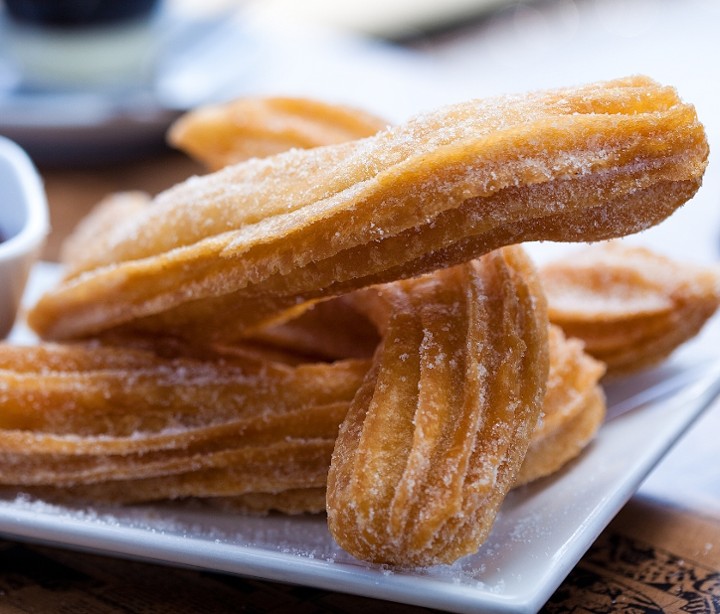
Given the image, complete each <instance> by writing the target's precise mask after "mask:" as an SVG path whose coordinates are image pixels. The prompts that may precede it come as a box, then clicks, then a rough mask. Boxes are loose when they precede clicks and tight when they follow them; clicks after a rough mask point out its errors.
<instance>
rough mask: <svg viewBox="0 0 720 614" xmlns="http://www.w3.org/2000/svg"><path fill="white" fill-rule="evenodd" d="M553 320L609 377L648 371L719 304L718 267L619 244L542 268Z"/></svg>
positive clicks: (583, 251) (702, 324) (694, 329)
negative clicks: (601, 363) (575, 339)
mask: <svg viewBox="0 0 720 614" xmlns="http://www.w3.org/2000/svg"><path fill="white" fill-rule="evenodd" d="M541 276H542V280H543V287H544V289H545V293H546V295H547V297H548V301H549V315H550V319H551V321H553V322H555V323H556V324H558V325H559V326H561V327H562V328H563V329H564V330H565V331H566V332H567V334H568V335H571V336H573V337H576V338H578V339H581V340H582V341H583V342H584V343H585V350H586V351H587V352H588V353H589V354H591V355H593V356H595V357H596V358H598V359H599V360H602V361H603V362H604V363H605V364H606V365H607V368H608V372H609V373H610V374H618V373H629V372H633V371H638V370H640V369H644V368H647V367H649V366H651V365H653V364H657V363H659V362H661V361H662V360H664V359H665V358H667V356H668V355H669V354H671V353H672V352H673V351H674V350H675V349H677V348H678V347H679V346H680V345H681V344H683V343H684V342H685V341H687V340H688V339H690V338H692V337H693V336H695V335H696V334H697V333H698V331H699V330H700V329H701V328H702V327H703V326H704V324H705V323H706V322H707V321H708V320H709V319H710V317H711V316H712V315H713V314H714V313H715V311H716V310H717V308H718V306H720V269H718V268H717V267H709V266H699V265H691V264H685V263H680V262H675V261H673V260H670V259H669V258H666V257H664V256H662V255H660V254H656V253H654V252H651V251H649V250H647V249H645V248H640V247H630V246H627V245H624V244H621V243H610V244H606V245H600V246H593V247H589V248H586V249H584V250H582V251H580V252H579V253H577V254H574V255H573V256H572V257H570V258H565V259H564V260H563V261H560V262H555V263H550V264H548V265H546V266H545V267H543V269H542V273H541Z"/></svg>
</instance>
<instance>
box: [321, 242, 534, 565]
mask: <svg viewBox="0 0 720 614" xmlns="http://www.w3.org/2000/svg"><path fill="white" fill-rule="evenodd" d="M379 300H380V301H381V302H385V303H386V305H387V307H386V312H387V314H386V318H385V322H384V323H383V341H382V342H381V345H380V346H379V348H378V350H377V353H376V355H375V359H374V362H373V366H372V368H371V370H370V371H369V373H368V375H367V376H366V378H365V381H364V382H363V384H362V386H361V388H360V389H359V391H358V393H357V395H356V396H355V398H354V399H353V401H352V404H351V405H350V409H349V411H348V415H347V417H346V418H345V420H344V421H343V424H342V426H341V427H340V433H339V435H338V439H337V442H336V444H335V450H334V452H333V457H332V462H331V464H330V472H329V475H328V493H327V512H328V526H329V528H330V532H331V533H332V535H333V537H334V538H335V539H336V541H337V542H338V543H339V544H340V545H341V546H342V547H343V548H344V549H346V550H347V551H349V552H350V553H351V554H353V555H355V556H357V557H358V558H361V559H365V560H370V561H373V562H379V563H393V564H404V565H431V564H436V563H448V562H451V561H453V560H455V559H457V558H459V557H460V556H463V555H465V554H468V553H470V552H474V551H475V550H477V548H478V547H479V545H480V544H481V543H482V541H483V540H484V539H485V537H486V536H487V535H488V533H489V532H490V528H491V526H492V524H493V521H494V518H495V515H496V514H497V511H498V509H499V507H500V504H501V503H502V501H503V500H504V498H505V495H506V494H507V492H508V491H509V490H510V488H511V487H512V485H513V483H514V481H515V479H516V476H517V473H518V471H519V468H520V465H521V463H522V461H523V458H524V457H525V453H526V451H527V447H528V444H529V441H530V437H531V435H532V431H533V428H534V427H535V424H536V423H537V419H538V416H539V413H540V410H541V407H542V403H543V398H544V396H545V386H546V382H547V377H548V345H547V330H548V323H547V313H546V309H545V303H544V298H543V295H542V291H541V290H540V287H539V282H538V280H537V278H536V275H535V272H534V269H533V267H532V265H531V263H530V262H529V260H528V259H527V258H526V257H525V255H524V253H523V251H522V250H521V249H520V248H505V249H503V250H498V251H495V252H492V253H491V254H488V255H487V256H485V257H484V258H482V259H480V260H478V261H473V262H471V263H469V264H466V265H461V266H459V267H455V268H451V269H446V270H442V271H438V272H436V273H435V274H433V275H431V276H429V277H421V278H419V279H416V280H411V281H407V282H400V283H396V284H392V285H391V286H386V287H384V288H383V290H382V294H381V295H380V296H379Z"/></svg>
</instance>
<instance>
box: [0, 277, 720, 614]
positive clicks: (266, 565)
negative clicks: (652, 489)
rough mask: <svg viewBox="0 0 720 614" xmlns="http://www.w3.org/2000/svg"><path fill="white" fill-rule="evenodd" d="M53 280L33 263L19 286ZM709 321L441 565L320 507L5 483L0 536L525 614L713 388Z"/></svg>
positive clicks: (457, 607) (625, 389)
mask: <svg viewBox="0 0 720 614" xmlns="http://www.w3.org/2000/svg"><path fill="white" fill-rule="evenodd" d="M53 277H54V270H53V269H52V268H48V267H47V266H39V267H37V268H36V269H35V271H34V275H33V277H32V278H31V282H30V289H29V293H30V295H31V296H32V295H36V294H37V293H38V292H39V291H40V290H41V289H42V288H43V287H47V285H48V284H49V283H50V282H51V280H52V279H53ZM717 324H718V323H717V322H715V323H714V325H713V326H710V327H708V328H707V329H706V330H705V331H704V333H703V335H702V336H701V337H700V338H699V339H697V340H696V341H695V342H693V344H691V347H689V348H688V350H687V351H684V352H681V353H680V354H679V355H678V356H677V357H675V358H674V359H673V360H672V361H671V362H670V363H669V364H667V365H666V366H664V367H663V368H661V369H658V370H655V371H653V372H651V373H648V374H645V375H643V376H642V377H636V378H631V379H628V380H626V381H625V382H624V383H623V384H622V385H621V386H619V385H616V386H615V387H613V388H610V389H609V390H608V398H609V405H610V419H609V420H608V422H607V423H606V424H605V425H604V426H603V428H602V429H601V432H600V433H599V435H598V437H597V439H596V441H595V442H594V443H593V444H592V445H591V446H590V447H589V448H588V449H587V451H586V452H585V453H584V454H583V455H582V457H581V458H580V459H578V460H577V461H576V462H574V463H571V465H570V466H568V467H567V468H566V469H565V470H564V471H561V472H560V473H559V474H557V475H556V476H553V477H552V478H550V479H546V480H542V481H541V482H540V483H538V484H534V485H530V486H527V487H524V488H521V489H519V490H517V491H514V492H513V493H511V495H510V496H509V497H508V499H507V500H506V502H505V504H504V506H503V508H502V511H501V514H500V515H499V517H498V519H497V522H496V524H495V527H494V529H493V533H492V535H491V537H490V539H489V540H488V541H487V542H486V543H485V544H484V545H483V547H482V548H481V550H480V551H479V552H478V553H477V554H475V555H473V556H469V557H466V558H464V559H462V560H460V561H458V562H457V563H455V564H454V565H451V566H438V567H433V568H429V569H395V568H393V569H391V568H387V567H382V566H376V565H369V564H366V563H363V562H360V561H357V560H355V559H353V558H352V557H351V556H349V555H347V554H345V553H344V552H343V551H342V550H340V549H339V548H338V547H337V546H336V545H335V544H334V542H333V540H332V538H331V537H330V535H329V533H328V532H327V528H326V525H325V519H324V517H323V516H300V517H285V516H281V515H274V516H269V517H265V518H256V517H245V516H239V515H236V514H231V513H227V512H223V511H219V510H216V509H210V508H209V507H202V506H201V505H200V504H194V505H180V504H165V505H147V506H137V507H129V508H120V507H118V508H92V509H88V508H79V507H78V508H71V507H61V506H56V505H50V504H47V503H44V502H41V501H37V500H32V499H30V498H28V497H27V496H24V495H22V494H18V493H17V492H5V493H0V533H1V534H3V535H4V536H5V537H9V538H14V539H20V540H32V541H39V542H43V543H48V544H53V545H59V546H65V547H68V548H78V549H83V550H90V551H94V552H99V553H105V554H110V555H115V556H121V557H133V558H140V559H145V560H149V561H155V562H159V563H164V564H170V565H182V566H192V567H197V568H201V569H207V570H214V571H219V572H228V573H232V574H239V575H246V576H252V577H255V578H264V579H267V580H273V581H281V582H288V583H293V584H303V585H308V586H313V587H318V588H323V589H328V590H332V591H341V592H347V593H354V594H359V595H365V596H369V597H376V598H380V599H387V600H391V601H398V602H402V603H407V604H413V605H420V606H425V607H430V608H439V609H443V610H448V611H453V612H477V611H483V612H505V613H509V612H513V613H517V612H535V611H537V610H538V609H540V608H541V607H542V605H543V604H544V603H545V602H546V601H547V599H548V598H549V597H550V596H551V595H552V593H553V592H554V590H555V589H556V588H557V587H558V585H559V584H560V583H561V582H562V580H563V579H564V578H565V576H566V575H567V574H568V573H569V572H570V570H571V569H572V568H573V567H574V566H575V564H576V563H577V562H578V561H579V559H580V558H581V557H582V555H583V554H584V553H585V551H586V550H587V549H588V548H589V546H590V545H591V544H592V543H593V541H594V540H595V539H596V537H597V536H598V535H599V534H600V532H601V531H602V530H603V529H604V528H605V527H606V526H607V524H608V523H609V522H610V520H611V519H612V518H613V516H614V515H615V514H616V513H617V511H618V510H619V509H620V508H621V507H622V505H623V504H624V503H625V502H626V501H627V500H628V499H629V498H630V497H631V496H632V494H633V493H634V492H635V491H636V489H637V488H638V486H639V485H640V483H641V482H642V480H643V479H644V478H645V476H647V474H648V473H649V472H650V471H651V469H652V468H653V467H654V466H655V465H656V464H657V462H658V461H659V460H660V459H661V458H662V457H663V455H664V454H665V453H666V452H667V451H668V449H669V448H670V447H671V446H672V444H673V443H674V442H675V441H676V440H677V439H678V438H679V437H680V436H681V435H682V433H683V432H684V431H685V430H686V429H687V428H688V427H689V426H690V425H691V424H692V423H693V422H694V421H695V419H696V418H697V417H698V416H699V415H700V414H701V413H702V411H703V410H704V409H705V408H706V407H707V406H708V405H709V404H710V403H711V402H712V399H713V398H714V396H715V395H716V394H717V393H718V388H719V387H720V386H719V384H718V381H720V370H719V369H718V365H717V364H715V363H713V362H712V360H710V359H711V358H712V356H713V353H714V349H713V348H717V347H718V341H720V327H718V326H717ZM22 335H23V333H22V331H19V332H18V336H19V337H22Z"/></svg>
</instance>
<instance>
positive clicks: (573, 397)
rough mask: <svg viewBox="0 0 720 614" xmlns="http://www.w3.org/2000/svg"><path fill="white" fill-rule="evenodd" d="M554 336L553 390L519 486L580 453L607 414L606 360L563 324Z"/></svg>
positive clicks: (551, 339) (554, 330)
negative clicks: (570, 335) (585, 347)
mask: <svg viewBox="0 0 720 614" xmlns="http://www.w3.org/2000/svg"><path fill="white" fill-rule="evenodd" d="M548 340H549V344H550V347H549V356H550V372H549V376H548V383H547V392H546V394H545V400H544V401H543V408H542V412H541V414H540V420H539V421H538V424H537V426H536V427H535V429H534V430H533V435H532V439H531V440H530V446H529V448H528V451H527V454H526V455H525V460H524V461H523V464H522V467H521V468H520V472H519V474H518V477H517V479H516V481H515V486H520V485H522V484H527V483H528V482H532V481H533V480H537V479H538V478H541V477H545V476H548V475H550V474H552V473H555V472H556V471H557V470H558V469H560V468H561V467H563V466H564V465H565V464H566V463H567V462H569V461H570V460H572V459H573V458H575V457H576V456H578V454H580V452H581V451H582V450H583V449H584V448H585V446H587V444H588V443H589V442H590V441H591V440H592V438H593V437H594V435H595V433H596V432H597V430H598V429H599V428H600V425H601V424H602V421H603V419H604V418H605V409H606V407H605V394H604V393H603V390H602V388H601V387H600V385H599V383H598V382H599V380H600V378H601V377H602V376H603V374H604V373H605V365H603V364H602V363H601V362H598V361H597V360H594V359H593V358H591V357H590V356H588V355H587V354H586V353H585V352H584V351H583V344H582V342H581V341H579V340H578V339H566V338H565V335H564V334H563V332H562V330H561V329H560V328H558V327H557V326H550V330H549V335H548Z"/></svg>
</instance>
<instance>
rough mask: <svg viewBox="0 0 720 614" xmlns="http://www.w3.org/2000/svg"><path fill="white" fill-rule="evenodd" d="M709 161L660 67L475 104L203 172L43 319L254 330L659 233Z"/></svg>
mask: <svg viewBox="0 0 720 614" xmlns="http://www.w3.org/2000/svg"><path fill="white" fill-rule="evenodd" d="M706 157H707V143H706V139H705V134H704V131H703V128H702V126H701V125H700V124H699V122H698V121H697V118H696V115H695V111H694V109H693V108H692V107H691V106H690V105H686V104H684V103H683V102H681V101H680V99H679V98H678V96H677V94H676V92H675V90H673V89H672V88H668V87H663V86H660V85H658V84H657V83H655V82H653V81H651V80H649V79H646V78H643V77H636V78H629V79H624V80H619V81H615V82H608V83H600V84H594V85H589V86H585V87H580V88H575V89H564V90H557V91H552V92H541V93H536V94H530V95H525V96H514V97H505V98H499V99H492V100H481V101H473V102H469V103H465V104H459V105H456V106H452V107H448V108H445V109H442V110H440V111H437V112H434V113H429V114H426V115H423V116H421V117H418V118H415V119H413V120H411V121H409V122H407V123H406V124H403V125H401V126H397V127H393V128H389V129H387V130H384V131H382V132H380V133H378V134H377V135H375V136H372V137H369V138H367V139H363V140H360V141H354V142H351V143H347V144H341V145H335V146H328V147H320V148H316V149H311V150H293V151H290V152H286V153H284V154H279V155H277V156H274V157H271V158H265V159H260V160H252V161H248V162H245V163H242V164H239V165H235V166H231V167H227V168H225V169H223V170H221V171H219V172H217V173H215V174H211V175H208V176H205V177H200V178H194V179H191V180H188V181H187V182H185V183H183V184H181V185H179V186H177V187H175V188H173V189H171V190H169V191H167V192H165V193H164V194H162V195H160V196H159V197H158V198H157V199H156V200H155V202H154V203H153V205H152V206H151V207H148V208H147V209H146V210H145V211H144V212H142V213H140V214H139V215H137V216H133V217H132V218H131V219H128V220H127V221H126V223H124V224H121V225H119V226H118V227H116V228H115V229H114V230H113V231H112V232H111V233H110V235H109V236H108V237H107V240H106V241H105V245H104V248H103V249H102V250H89V251H88V253H87V254H86V257H85V259H84V260H83V262H81V263H80V262H78V263H77V268H76V271H77V272H76V274H75V275H74V276H72V277H70V278H68V279H66V280H65V281H64V282H63V283H62V284H60V286H59V287H57V288H56V289H54V290H53V291H51V292H50V293H48V294H47V295H46V296H45V297H44V298H43V299H42V300H41V301H40V302H39V303H38V305H36V307H35V308H34V310H33V311H32V312H31V314H30V322H31V324H32V325H33V326H34V328H35V329H36V330H38V331H39V332H40V334H41V335H43V336H45V337H48V338H53V339H67V338H75V337H83V336H87V335H93V334H97V333H100V332H102V331H104V330H107V329H109V328H113V327H118V326H126V327H130V328H134V329H140V330H145V331H148V330H150V331H153V330H162V331H166V332H168V331H171V332H173V333H174V334H177V335H182V336H186V337H191V338H195V339H198V338H200V339H207V338H208V337H212V336H217V337H220V338H228V337H229V336H232V335H237V336H241V335H243V334H244V333H245V332H246V331H248V330H251V329H253V328H255V327H259V326H260V325H263V324H267V323H269V322H272V321H274V320H275V319H277V318H279V317H283V313H284V312H286V311H287V310H288V309H293V308H296V307H297V306H298V305H300V304H303V303H305V302H306V301H309V300H312V299H315V298H320V297H326V296H332V295H337V294H341V293H345V292H348V291H350V290H353V289H355V288H359V287H364V286H368V285H372V284H375V283H379V282H387V281H392V280H394V279H399V278H407V277H410V276H414V275H417V274H421V273H425V272H429V271H432V270H435V269H438V268H441V267H446V266H451V265H454V264H458V263H462V262H467V261H469V260H471V259H472V258H474V257H477V256H479V255H481V254H483V253H486V252H489V251H491V250H492V249H494V248H497V247H500V246H502V245H506V244H511V243H517V242H521V241H524V240H535V239H544V240H556V241H589V240H597V239H604V238H610V237H616V236H621V235H625V234H629V233H632V232H636V231H639V230H642V229H644V228H647V227H648V226H651V225H653V224H656V223H658V222H660V221H661V220H663V219H665V218H666V217H667V216H668V215H670V214H671V213H672V212H673V211H674V210H675V209H676V208H677V207H679V206H680V205H681V204H682V203H684V202H685V201H686V200H687V199H689V198H690V197H691V196H692V195H693V194H694V193H695V191H696V190H697V188H698V186H699V185H700V180H701V176H702V173H703V170H704V168H705V164H706Z"/></svg>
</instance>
